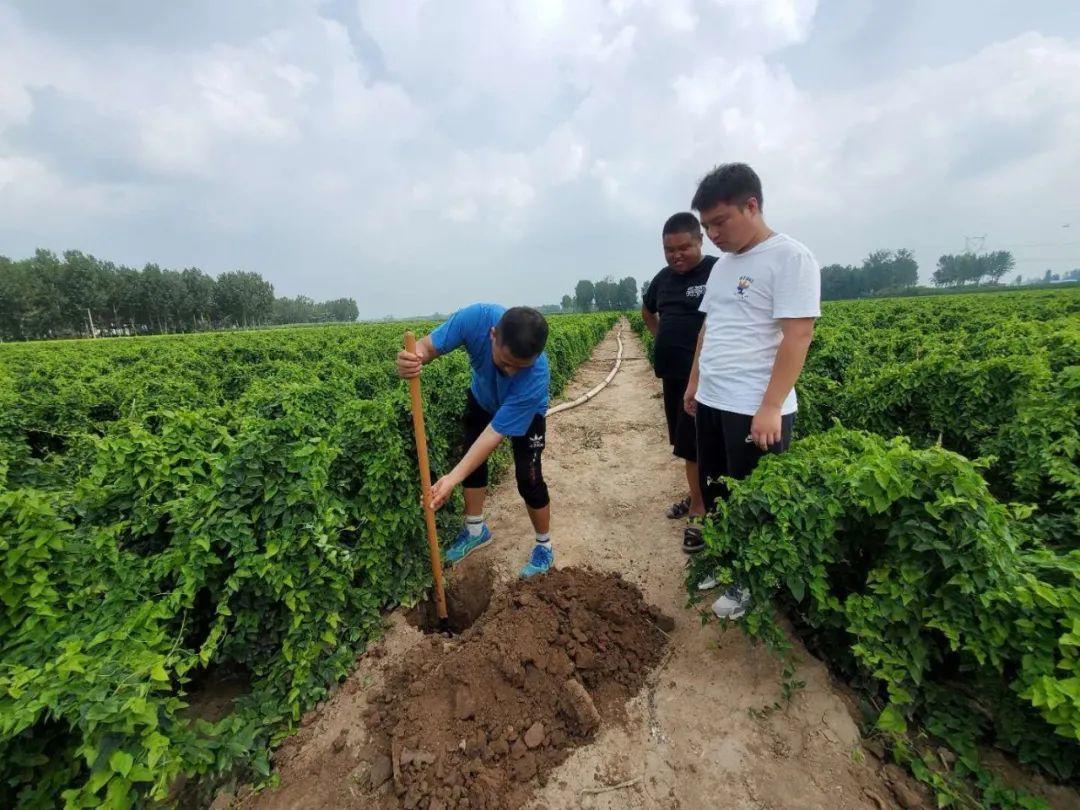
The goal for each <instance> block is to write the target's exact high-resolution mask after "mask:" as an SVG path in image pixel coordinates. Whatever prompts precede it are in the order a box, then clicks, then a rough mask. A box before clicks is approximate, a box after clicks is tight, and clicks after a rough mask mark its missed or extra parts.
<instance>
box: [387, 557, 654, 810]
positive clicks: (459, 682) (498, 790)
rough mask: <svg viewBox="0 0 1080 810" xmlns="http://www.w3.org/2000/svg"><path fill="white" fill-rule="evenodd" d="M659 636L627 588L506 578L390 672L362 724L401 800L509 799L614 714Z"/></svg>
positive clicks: (608, 581) (560, 577) (576, 579)
mask: <svg viewBox="0 0 1080 810" xmlns="http://www.w3.org/2000/svg"><path fill="white" fill-rule="evenodd" d="M560 637H562V638H566V639H568V640H569V639H570V638H573V639H575V640H574V641H572V642H570V644H571V645H572V654H568V652H570V650H565V649H560V648H558V647H554V648H553V645H555V644H557V643H558V639H559V638H560ZM665 643H666V639H665V637H664V634H663V633H662V632H660V631H659V630H658V629H657V625H656V621H655V618H653V615H652V614H651V613H650V610H649V607H648V606H647V605H646V604H645V602H644V600H643V599H642V597H641V593H640V592H639V591H638V590H637V588H636V587H634V586H632V585H630V584H628V583H626V582H625V581H623V580H622V579H621V578H620V577H618V576H617V575H614V574H599V573H595V572H592V571H587V570H580V569H564V570H559V571H553V572H551V573H549V574H547V575H546V576H543V577H537V578H535V579H531V580H526V581H519V582H516V583H514V584H513V585H512V586H511V587H510V588H509V589H508V590H507V591H505V592H503V593H500V594H499V595H498V596H496V597H494V598H493V599H492V600H491V604H490V607H488V609H487V612H486V613H485V614H484V615H483V617H482V618H481V619H480V620H479V622H477V624H476V625H475V626H474V628H473V630H472V631H471V632H470V633H469V634H468V635H466V636H464V637H462V638H459V639H457V640H454V641H451V642H447V643H446V644H440V645H433V646H432V647H430V648H428V649H426V650H425V660H424V661H423V662H418V661H407V662H405V665H403V666H402V667H401V668H399V670H398V671H396V672H392V673H391V674H390V677H389V678H388V680H387V683H386V687H385V693H384V694H385V695H386V696H388V697H389V700H385V699H384V701H383V704H384V706H385V709H384V710H383V711H382V712H381V713H380V714H373V715H370V716H368V718H367V723H368V727H369V729H370V731H371V735H372V740H373V741H374V744H375V745H376V746H379V747H380V749H381V750H383V751H385V752H389V753H390V754H391V757H390V761H391V771H392V772H394V773H395V783H396V785H397V787H398V793H399V796H401V797H402V800H403V806H405V807H420V808H428V807H430V806H432V805H433V804H435V803H441V805H442V806H443V807H444V808H455V807H459V806H465V805H464V804H463V801H464V800H467V801H468V805H467V806H468V807H471V808H479V810H491V809H493V808H497V807H507V806H518V805H517V804H516V803H517V802H519V801H523V800H524V798H525V797H527V795H528V792H529V784H528V783H530V782H531V780H533V779H534V777H536V776H537V775H538V774H544V773H545V772H547V771H550V770H551V769H552V768H554V767H555V766H556V765H558V764H559V763H561V762H562V761H564V760H565V759H566V757H567V755H568V753H569V749H571V748H574V747H576V746H578V745H581V744H583V743H585V742H588V741H589V739H590V738H591V736H592V734H593V733H594V732H595V731H596V729H597V728H598V727H599V725H600V723H601V720H602V719H603V718H611V717H615V716H617V715H618V713H619V712H620V711H622V707H623V706H624V704H625V702H626V700H627V699H628V698H630V697H631V696H632V695H634V694H635V693H636V692H637V691H638V690H639V689H640V688H641V686H642V685H643V683H644V679H645V676H646V674H647V672H648V670H649V668H650V667H652V666H654V665H655V664H656V663H657V662H658V661H659V659H660V657H661V653H662V652H663V648H664V645H665ZM480 696H483V698H482V699H480ZM395 751H396V752H399V753H398V754H396V755H395V754H394V753H393V752H395ZM394 763H396V764H397V768H394V767H393V765H394ZM435 806H438V804H435Z"/></svg>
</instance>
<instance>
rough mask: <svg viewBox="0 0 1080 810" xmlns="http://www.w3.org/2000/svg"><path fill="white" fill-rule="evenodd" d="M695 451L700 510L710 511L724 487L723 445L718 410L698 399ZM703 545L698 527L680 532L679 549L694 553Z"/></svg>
mask: <svg viewBox="0 0 1080 810" xmlns="http://www.w3.org/2000/svg"><path fill="white" fill-rule="evenodd" d="M694 427H695V437H694V438H695V455H696V457H697V462H696V467H697V477H698V491H699V492H700V498H701V507H702V514H706V513H708V512H711V511H712V510H713V509H714V508H715V507H716V502H717V501H718V500H720V499H721V498H723V497H725V494H726V487H725V486H724V483H723V481H722V480H720V479H721V478H722V477H723V476H725V475H727V454H726V452H725V447H724V427H723V422H722V421H721V419H720V411H717V410H715V409H713V408H710V407H709V406H708V405H702V404H701V403H698V407H697V416H696V417H695V418H694ZM704 547H705V543H704V541H703V540H702V537H701V527H700V526H696V525H690V526H687V527H686V529H685V531H684V532H683V551H685V552H686V553H687V554H694V553H695V552H698V551H700V550H701V549H702V548H704Z"/></svg>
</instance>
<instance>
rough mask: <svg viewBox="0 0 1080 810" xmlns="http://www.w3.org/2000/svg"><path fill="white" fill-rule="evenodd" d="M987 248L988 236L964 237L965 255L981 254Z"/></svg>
mask: <svg viewBox="0 0 1080 810" xmlns="http://www.w3.org/2000/svg"><path fill="white" fill-rule="evenodd" d="M985 248H986V234H983V235H982V236H965V237H964V253H981V252H982V251H983V250H984V249H985Z"/></svg>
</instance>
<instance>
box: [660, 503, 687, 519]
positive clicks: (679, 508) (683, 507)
mask: <svg viewBox="0 0 1080 810" xmlns="http://www.w3.org/2000/svg"><path fill="white" fill-rule="evenodd" d="M664 514H665V515H667V516H668V518H670V519H671V520H677V519H678V518H683V517H686V516H687V515H689V514H690V499H689V498H684V499H683V500H681V501H679V502H678V503H673V504H672V505H671V506H669V507H668V509H667V511H666V512H665V513H664Z"/></svg>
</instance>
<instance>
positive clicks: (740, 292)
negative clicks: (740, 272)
mask: <svg viewBox="0 0 1080 810" xmlns="http://www.w3.org/2000/svg"><path fill="white" fill-rule="evenodd" d="M753 283H754V279H753V278H751V277H750V276H739V283H738V285H737V286H736V287H735V294H736V295H737V296H739V298H742V299H744V300H745V299H746V291H747V290H749V289H750V285H751V284H753Z"/></svg>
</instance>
